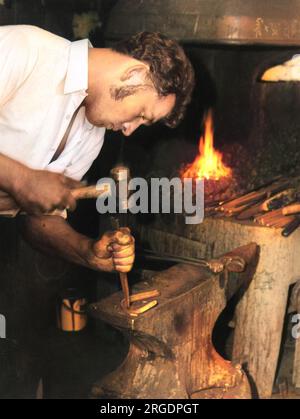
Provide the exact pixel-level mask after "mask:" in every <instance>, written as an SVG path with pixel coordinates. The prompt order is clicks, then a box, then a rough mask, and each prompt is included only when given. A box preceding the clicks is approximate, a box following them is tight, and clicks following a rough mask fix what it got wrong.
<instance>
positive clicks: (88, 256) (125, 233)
mask: <svg viewBox="0 0 300 419" xmlns="http://www.w3.org/2000/svg"><path fill="white" fill-rule="evenodd" d="M19 225H20V227H21V230H22V233H23V235H24V237H25V239H26V240H27V241H28V242H29V243H30V244H31V245H32V246H33V247H35V248H36V249H37V250H41V251H42V252H44V253H48V254H52V255H53V256H59V257H63V258H64V259H66V260H68V261H70V262H73V263H76V264H79V265H82V266H85V267H88V268H91V269H94V270H101V271H106V272H113V271H118V272H129V271H130V270H131V268H132V265H133V262H134V239H133V237H132V236H131V235H130V231H129V230H128V229H120V230H119V231H115V232H108V233H105V234H104V235H103V236H102V238H101V239H100V240H93V239H90V238H88V237H86V236H84V235H82V234H79V233H78V232H76V231H75V230H74V229H73V228H72V227H71V226H70V225H69V224H68V223H67V221H65V220H64V219H63V218H61V217H56V216H41V217H37V216H31V217H29V216H21V217H19Z"/></svg>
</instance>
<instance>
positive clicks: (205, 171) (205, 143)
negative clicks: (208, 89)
mask: <svg viewBox="0 0 300 419" xmlns="http://www.w3.org/2000/svg"><path fill="white" fill-rule="evenodd" d="M199 152H200V154H199V155H198V156H197V157H196V159H195V161H194V162H193V163H192V164H191V165H190V166H188V168H187V169H186V170H185V172H184V173H183V175H182V176H183V177H184V178H196V179H213V180H219V179H220V178H221V177H229V176H230V175H231V169H230V168H229V167H226V166H225V165H224V164H223V162H222V153H220V152H219V151H217V150H215V149H214V129H213V117H212V112H211V111H209V112H208V114H207V116H206V118H205V130H204V137H201V138H200V144H199Z"/></svg>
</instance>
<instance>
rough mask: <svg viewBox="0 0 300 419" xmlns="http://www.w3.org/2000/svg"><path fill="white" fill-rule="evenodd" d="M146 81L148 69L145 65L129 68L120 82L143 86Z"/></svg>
mask: <svg viewBox="0 0 300 419" xmlns="http://www.w3.org/2000/svg"><path fill="white" fill-rule="evenodd" d="M147 80H149V67H148V66H147V65H146V64H138V65H135V66H131V67H129V68H127V70H125V71H124V73H123V74H122V76H121V81H122V82H125V81H126V82H127V81H130V84H131V85H133V86H137V85H140V84H144V83H145V81H147Z"/></svg>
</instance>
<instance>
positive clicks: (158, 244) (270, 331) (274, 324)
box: [137, 216, 300, 398]
mask: <svg viewBox="0 0 300 419" xmlns="http://www.w3.org/2000/svg"><path fill="white" fill-rule="evenodd" d="M163 220H164V219H163V218H162V217H161V218H159V217H158V218H157V221H156V222H155V223H153V224H152V225H151V226H147V227H143V226H140V227H137V231H138V233H139V235H140V238H141V239H142V241H143V242H144V243H145V246H146V247H148V248H149V247H150V248H151V249H153V250H155V251H157V252H158V253H163V252H165V253H171V254H174V255H182V256H190V257H196V258H197V257H199V258H203V257H204V258H212V257H215V256H216V255H220V254H222V253H224V252H228V251H229V250H230V249H232V248H235V247H239V246H243V245H245V244H247V243H249V242H255V243H257V244H258V245H259V248H260V258H259V263H258V267H257V271H256V273H255V276H254V279H253V282H252V284H251V286H250V287H249V290H248V291H247V292H246V293H245V295H244V297H243V299H242V300H241V302H240V303H239V305H238V307H237V311H236V327H235V336H234V349H233V360H234V361H235V362H239V363H240V364H247V368H248V372H249V374H250V375H251V378H252V379H253V381H254V383H255V385H256V387H257V390H258V394H259V396H260V397H261V398H269V397H270V396H271V394H272V389H273V382H274V378H275V372H276V367H277V362H278V356H279V351H280V344H281V338H282V330H283V322H284V316H285V312H286V306H287V299H288V290H289V286H290V285H291V284H293V283H294V282H296V280H297V279H298V278H299V276H300V253H299V252H300V230H297V231H296V232H295V233H293V234H292V235H291V236H290V237H289V238H284V237H282V236H281V232H280V230H275V229H271V228H267V227H261V226H257V225H253V223H242V222H236V221H234V220H231V219H217V218H207V219H205V220H204V222H203V223H202V224H199V225H186V224H185V223H184V219H183V217H182V216H176V217H174V219H173V220H172V224H165V223H164V221H163Z"/></svg>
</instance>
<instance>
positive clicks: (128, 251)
mask: <svg viewBox="0 0 300 419" xmlns="http://www.w3.org/2000/svg"><path fill="white" fill-rule="evenodd" d="M133 255H134V248H133V247H132V246H129V247H126V248H125V249H122V250H120V251H118V252H115V251H114V250H113V258H114V259H116V258H128V257H131V256H133Z"/></svg>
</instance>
